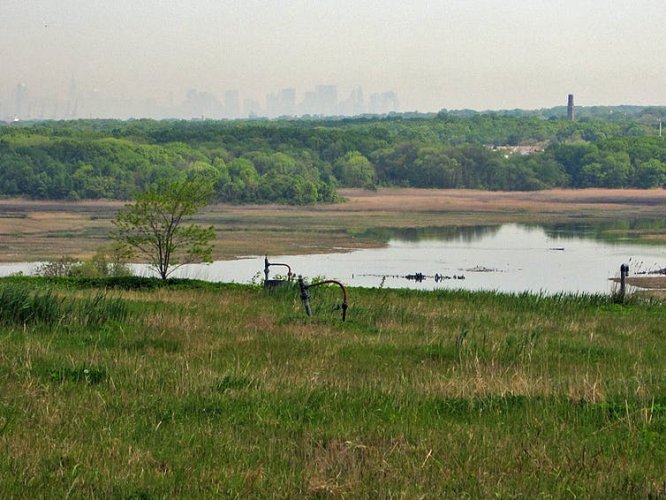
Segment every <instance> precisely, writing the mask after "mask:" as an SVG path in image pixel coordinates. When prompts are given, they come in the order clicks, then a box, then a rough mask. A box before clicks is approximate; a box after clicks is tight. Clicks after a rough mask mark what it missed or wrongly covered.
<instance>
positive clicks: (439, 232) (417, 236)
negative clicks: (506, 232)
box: [357, 224, 501, 243]
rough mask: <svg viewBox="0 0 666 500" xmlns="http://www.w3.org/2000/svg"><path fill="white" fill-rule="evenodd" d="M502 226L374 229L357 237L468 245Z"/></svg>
mask: <svg viewBox="0 0 666 500" xmlns="http://www.w3.org/2000/svg"><path fill="white" fill-rule="evenodd" d="M500 228H501V225H499V224H496V225H484V226H446V227H437V226H431V227H382V228H372V229H368V230H366V231H363V232H362V233H359V234H358V235H357V236H358V237H361V238H367V239H373V240H378V241H384V242H389V241H391V240H397V241H411V242H417V241H425V240H437V241H452V240H459V241H464V242H467V243H471V242H474V241H476V240H479V239H481V238H483V237H486V236H492V235H493V234H496V233H497V232H498V231H499V230H500Z"/></svg>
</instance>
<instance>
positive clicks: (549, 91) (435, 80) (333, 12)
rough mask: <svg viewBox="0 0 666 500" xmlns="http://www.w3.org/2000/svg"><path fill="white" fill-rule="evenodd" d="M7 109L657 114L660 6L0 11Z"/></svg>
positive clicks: (609, 1) (310, 4)
mask: <svg viewBox="0 0 666 500" xmlns="http://www.w3.org/2000/svg"><path fill="white" fill-rule="evenodd" d="M0 20H1V22H2V28H0V99H5V102H6V99H7V97H6V96H10V95H11V93H12V91H13V89H14V88H15V87H16V85H17V84H18V83H19V82H24V83H26V84H27V86H28V88H29V89H30V95H31V96H36V95H42V96H46V95H63V94H65V93H66V92H67V88H68V85H69V82H70V80H71V79H72V77H73V78H74V79H75V80H76V82H77V86H78V88H79V89H81V90H83V89H87V90H93V89H96V90H98V91H100V92H103V93H107V94H112V95H117V96H129V97H132V98H135V99H139V98H145V97H154V98H156V99H158V100H166V99H167V98H168V96H169V94H170V93H171V94H172V95H173V96H175V97H176V98H181V97H182V95H183V94H184V93H185V91H186V90H187V89H190V88H196V89H199V90H203V91H208V92H211V93H213V94H215V95H218V96H222V94H223V93H224V91H225V90H228V89H238V90H239V92H240V94H241V98H243V97H251V98H254V99H257V100H263V99H264V97H265V95H266V94H267V93H269V92H273V91H276V90H278V89H280V88H285V87H294V88H296V89H297V90H299V92H300V91H304V90H308V89H311V88H312V87H314V86H315V85H317V84H335V85H337V86H338V88H339V96H340V97H341V98H344V97H346V95H347V94H348V92H349V91H350V90H351V89H352V88H353V87H355V86H358V85H360V86H362V87H363V88H364V90H365V92H366V94H369V93H371V92H377V91H385V90H394V91H396V92H397V93H398V95H399V97H400V102H401V108H402V110H403V111H406V110H419V111H433V110H439V109H441V108H448V109H459V108H474V109H504V108H516V107H519V108H540V107H550V106H554V105H559V104H565V103H566V95H567V94H568V93H574V94H575V95H576V103H577V104H580V105H593V104H600V105H603V104H656V105H664V104H666V57H665V55H666V3H665V2H664V0H632V1H629V0H622V1H620V0H606V1H597V0H548V1H541V0H442V1H425V0H382V1H380V0H335V1H333V0H309V1H306V0H281V1H278V0H187V1H186V0H180V1H173V0H0Z"/></svg>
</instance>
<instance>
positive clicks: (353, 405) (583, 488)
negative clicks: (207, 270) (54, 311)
mask: <svg viewBox="0 0 666 500" xmlns="http://www.w3.org/2000/svg"><path fill="white" fill-rule="evenodd" d="M44 287H47V288H48V289H49V290H51V292H49V293H50V295H51V296H52V297H53V298H56V297H57V298H58V300H62V301H63V302H65V303H77V302H79V301H86V300H88V301H89V300H91V299H90V298H91V297H96V296H97V295H98V294H99V292H98V290H99V289H100V288H97V287H101V288H104V289H107V292H106V293H105V295H104V300H113V301H117V302H118V303H121V304H123V305H124V307H125V308H126V311H127V312H126V316H124V317H123V318H114V317H113V316H107V317H106V319H105V321H103V322H100V323H98V324H89V323H85V322H80V323H76V322H71V323H70V324H69V325H67V326H64V325H62V324H60V323H58V322H57V321H53V320H51V319H48V318H45V319H43V320H40V321H38V322H27V321H26V322H23V321H21V320H15V319H9V320H8V319H7V318H6V317H5V316H4V315H3V316H2V321H0V496H1V497H3V498H8V497H12V496H25V497H41V496H49V497H65V496H74V497H93V496H96V497H120V498H130V497H131V498H135V497H142V498H152V497H159V498H162V497H174V496H187V497H211V496H234V497H291V498H294V497H321V496H329V495H332V496H348V497H372V498H377V497H398V496H407V497H412V498H413V497H421V496H425V497H432V498H442V497H451V496H455V497H465V496H468V497H473V498H480V497H492V496H500V497H514V496H522V497H530V498H534V497H538V496H541V495H546V496H554V497H565V496H576V497H581V496H582V497H596V498H627V497H639V498H645V497H649V496H652V497H657V496H659V495H664V493H665V488H666V483H665V478H664V470H665V468H666V347H665V344H664V338H663V332H664V328H663V306H662V305H661V304H660V303H656V302H653V303H649V302H638V301H637V302H635V303H632V304H629V305H624V306H621V305H617V304H613V303H612V302H611V300H610V299H608V298H605V297H571V296H560V297H552V298H545V297H538V296H531V295H520V296H507V295H497V294H491V293H466V292H440V293H420V292H409V291H392V290H363V289H353V290H352V291H351V300H350V302H351V308H350V310H349V319H348V321H347V322H346V323H342V322H340V320H339V311H334V310H333V306H334V304H335V303H336V302H337V301H339V291H338V290H334V289H331V290H325V289H324V288H318V289H313V296H312V305H313V307H314V317H313V318H312V319H311V320H309V319H307V318H306V317H305V315H304V313H303V311H302V309H301V304H300V301H299V300H298V295H297V293H296V292H295V290H293V289H283V290H279V291H277V292H274V293H271V294H266V293H264V292H263V290H261V289H258V288H254V287H247V286H229V285H214V284H210V283H207V284H202V283H188V282H183V281H179V282H175V283H174V284H173V285H170V284H169V282H167V283H166V284H164V283H162V282H160V280H140V279H136V278H123V279H115V280H97V281H94V282H90V281H85V280H62V279H51V280H48V281H44V280H40V279H26V278H22V279H19V278H12V279H7V280H2V289H3V291H4V290H10V292H8V295H7V293H5V292H3V295H2V297H3V298H2V299H0V300H1V301H2V307H4V305H5V303H6V299H5V298H4V297H6V296H9V297H10V302H11V301H12V299H11V297H13V296H16V295H21V294H26V293H27V295H28V296H29V297H35V296H36V295H35V294H37V295H39V294H44V292H37V290H40V289H42V288H44ZM23 290H25V292H24V291H23ZM31 300H32V299H31ZM2 314H4V313H2ZM12 318H13V316H12Z"/></svg>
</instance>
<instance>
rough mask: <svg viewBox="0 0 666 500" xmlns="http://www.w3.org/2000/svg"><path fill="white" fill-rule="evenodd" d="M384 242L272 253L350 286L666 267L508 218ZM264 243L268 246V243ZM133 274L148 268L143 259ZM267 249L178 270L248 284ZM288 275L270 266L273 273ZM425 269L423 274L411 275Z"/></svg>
mask: <svg viewBox="0 0 666 500" xmlns="http://www.w3.org/2000/svg"><path fill="white" fill-rule="evenodd" d="M375 233H377V234H374V235H373V236H374V237H379V238H383V239H385V240H386V241H387V244H386V246H385V247H384V248H374V249H365V250H356V251H351V252H344V251H341V252H338V253H329V254H316V255H290V256H282V255H271V256H269V259H270V261H271V262H281V263H287V264H289V265H290V266H291V267H292V269H293V270H294V272H295V273H296V274H302V275H304V276H306V277H307V278H310V279H311V278H313V277H326V278H335V279H339V280H341V281H342V282H344V283H346V284H348V285H350V286H363V287H385V288H412V289H421V290H433V289H467V290H497V291H503V292H524V291H530V292H535V293H546V294H554V293H560V292H571V293H608V292H610V291H612V287H613V285H612V283H611V282H610V281H609V278H612V277H615V276H617V274H618V271H619V268H620V265H621V264H623V263H627V264H629V266H630V271H631V274H634V273H636V272H645V271H652V270H656V269H661V268H664V267H666V246H660V245H638V244H636V243H632V241H631V240H630V239H628V238H621V237H620V238H618V239H615V240H610V241H609V240H608V239H600V238H599V237H598V231H597V230H596V229H595V228H594V227H592V226H585V225H580V226H571V225H569V226H525V225H519V224H504V225H498V226H475V227H464V228H463V227H461V228H455V227H454V228H451V227H447V228H426V229H418V230H417V229H401V230H387V229H382V230H376V231H375ZM262 246H263V245H262ZM133 268H134V271H135V273H137V274H140V275H149V274H150V273H149V271H148V270H147V269H146V267H145V266H141V265H135V266H133ZM263 268H264V260H263V256H253V257H246V258H241V259H237V260H229V261H217V262H214V263H212V264H209V265H190V266H184V267H183V268H181V269H179V270H178V271H177V273H176V274H175V275H176V276H178V277H187V278H196V279H203V280H209V281H221V282H236V283H250V282H252V281H253V280H254V281H255V282H258V281H260V279H261V278H263V273H262V271H263ZM35 269H36V264H34V263H33V264H31V263H18V264H3V265H0V276H6V275H8V274H11V273H15V272H18V271H20V272H23V273H24V274H31V273H33V272H34V271H35ZM277 273H280V274H286V269H285V268H280V267H274V268H271V277H274V275H275V274H277ZM417 274H422V275H423V277H424V279H423V281H416V280H414V279H408V278H407V277H408V276H410V275H411V276H412V277H413V276H414V275H417Z"/></svg>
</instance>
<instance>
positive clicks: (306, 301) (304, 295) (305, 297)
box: [298, 274, 312, 316]
mask: <svg viewBox="0 0 666 500" xmlns="http://www.w3.org/2000/svg"><path fill="white" fill-rule="evenodd" d="M298 286H299V287H300V288H301V301H302V302H303V307H304V308H305V314H307V315H308V316H312V309H311V308H310V296H309V294H308V286H307V285H306V284H305V281H303V276H301V275H300V274H299V275H298Z"/></svg>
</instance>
